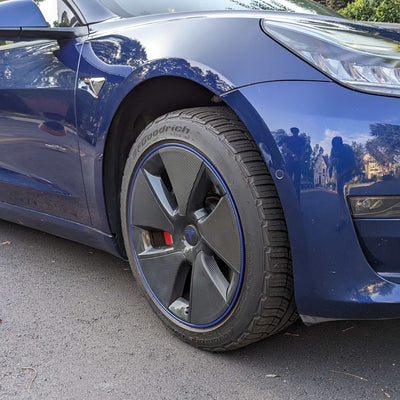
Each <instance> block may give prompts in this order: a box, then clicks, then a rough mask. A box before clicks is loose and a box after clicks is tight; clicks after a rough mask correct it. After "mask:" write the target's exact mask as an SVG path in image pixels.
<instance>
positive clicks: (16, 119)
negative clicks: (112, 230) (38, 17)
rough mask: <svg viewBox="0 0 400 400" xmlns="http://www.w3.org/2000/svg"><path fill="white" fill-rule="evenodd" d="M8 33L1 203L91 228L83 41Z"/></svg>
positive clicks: (3, 65) (2, 74) (3, 61)
mask: <svg viewBox="0 0 400 400" xmlns="http://www.w3.org/2000/svg"><path fill="white" fill-rule="evenodd" d="M40 4H41V7H47V6H48V4H49V2H48V1H47V0H45V2H44V3H40ZM59 4H60V3H59ZM35 7H36V6H35ZM53 7H54V2H53ZM45 10H47V9H45ZM64 11H65V10H64ZM66 17H68V15H67V14H66V12H63V13H62V15H60V17H58V15H57V14H56V15H55V18H57V19H58V18H64V20H62V21H60V22H58V26H60V23H61V22H63V23H65V18H66ZM51 18H53V17H51ZM68 20H72V18H69V19H68V18H67V21H68ZM53 21H56V25H57V20H53ZM74 24H77V21H76V20H75V21H74ZM1 32H2V28H1V26H0V202H5V203H8V204H11V205H14V206H17V207H23V208H24V209H29V210H33V211H39V212H42V213H46V214H51V215H54V216H57V217H61V218H65V219H69V220H73V221H79V222H80V223H84V224H89V221H90V218H89V213H88V208H87V202H86V198H85V191H84V185H83V179H82V172H81V163H80V155H79V149H78V138H77V131H76V126H75V95H74V93H75V82H76V73H77V67H78V61H79V46H77V40H76V39H69V40H66V39H65V40H58V41H57V40H50V39H39V40H35V38H33V39H29V40H25V39H22V40H21V39H20V40H17V39H16V38H13V37H10V34H9V33H8V34H7V35H6V34H5V33H3V37H2V35H1ZM3 32H5V29H4V22H3ZM4 36H8V37H4Z"/></svg>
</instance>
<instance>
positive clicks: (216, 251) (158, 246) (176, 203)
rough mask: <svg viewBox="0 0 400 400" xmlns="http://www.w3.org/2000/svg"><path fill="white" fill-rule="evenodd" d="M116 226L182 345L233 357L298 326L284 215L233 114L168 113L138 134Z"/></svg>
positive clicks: (148, 292)
mask: <svg viewBox="0 0 400 400" xmlns="http://www.w3.org/2000/svg"><path fill="white" fill-rule="evenodd" d="M121 219H122V230H123V236H124V242H125V247H126V251H127V254H128V258H129V261H130V264H131V267H132V270H133V273H134V275H135V277H136V279H137V281H138V282H140V284H141V286H142V287H143V289H144V292H145V294H146V297H147V299H148V300H149V302H150V304H151V305H152V307H153V308H154V310H155V311H156V313H157V314H158V315H159V317H160V318H161V320H162V321H163V322H164V323H165V324H166V325H167V326H168V327H169V328H170V329H172V331H173V332H174V333H175V334H177V335H178V336H179V337H180V338H181V339H183V340H185V341H186V342H189V343H190V344H192V345H194V346H196V347H199V348H202V349H205V350H209V351H225V350H231V349H236V348H239V347H242V346H245V345H248V344H250V343H252V342H255V341H258V340H261V339H263V338H265V337H267V336H270V335H272V334H274V333H276V332H278V331H280V330H282V329H284V328H285V327H287V326H288V325H290V324H291V323H292V322H294V321H295V320H296V318H297V312H296V307H295V303H294V293H293V278H292V272H291V258H290V249H289V241H288V236H287V231H286V224H285V220H284V216H283V211H282V207H281V204H280V201H279V198H278V195H277V192H276V189H275V186H274V183H273V180H272V178H271V176H270V174H269V172H268V169H267V167H266V165H265V163H264V161H263V159H262V157H261V155H260V153H259V150H258V147H257V146H256V144H255V143H254V141H253V139H252V138H251V136H250V134H249V133H248V131H247V130H246V128H245V126H244V125H243V124H242V122H241V121H240V120H239V119H238V118H237V117H236V115H235V114H234V113H233V112H232V111H231V110H230V109H228V108H226V107H208V108H195V109H188V110H181V111H177V112H172V113H169V114H166V115H164V116H162V117H160V118H158V119H157V120H155V121H154V122H152V123H151V124H150V125H148V126H147V127H146V128H145V129H144V131H143V132H142V133H141V134H140V136H139V137H138V139H137V140H136V142H135V144H134V145H133V147H132V149H131V151H130V154H129V157H128V159H127V162H126V166H125V171H124V177H123V181H122V188H121Z"/></svg>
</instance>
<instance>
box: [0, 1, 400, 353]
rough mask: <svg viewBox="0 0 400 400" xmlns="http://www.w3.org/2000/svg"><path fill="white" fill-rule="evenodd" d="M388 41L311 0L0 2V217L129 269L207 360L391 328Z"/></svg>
mask: <svg viewBox="0 0 400 400" xmlns="http://www.w3.org/2000/svg"><path fill="white" fill-rule="evenodd" d="M399 32H400V30H399V28H398V27H396V26H392V25H390V26H386V25H383V24H380V25H374V24H372V23H371V24H368V23H355V22H351V21H349V20H347V19H344V18H342V17H341V16H340V15H338V14H336V13H335V12H333V11H330V10H328V9H326V8H324V7H322V6H320V5H318V4H316V3H313V2H308V1H306V0H258V1H254V0H240V1H239V0H212V1H211V0H168V1H159V0H146V1H141V0H138V1H131V0H58V1H56V0H42V1H36V2H34V1H31V0H8V1H1V2H0V218H2V219H6V220H9V221H13V222H17V223H21V224H23V225H26V226H30V227H33V228H36V229H40V230H43V231H46V232H50V233H52V234H55V235H59V236H61V237H64V238H67V239H71V240H75V241H78V242H80V243H84V244H87V245H89V246H93V247H95V248H98V249H102V250H104V251H106V252H109V253H111V254H114V255H116V256H118V257H121V258H124V259H128V260H129V262H130V265H131V267H132V270H133V273H134V275H135V277H136V279H137V282H138V284H139V286H141V287H142V288H143V291H144V293H145V296H146V297H147V299H148V300H149V303H150V304H151V306H152V308H153V309H154V311H155V312H156V314H158V316H159V317H160V318H161V320H162V321H163V322H164V323H165V324H166V325H167V326H168V327H169V328H170V329H171V330H172V331H173V332H174V333H175V334H177V335H178V336H179V337H180V338H181V339H183V340H185V341H187V342H189V343H190V344H192V345H194V346H197V347H199V348H202V349H206V350H210V351H224V350H230V349H236V348H239V347H242V346H245V345H247V344H249V343H252V342H255V341H257V340H260V339H263V338H265V337H267V336H270V335H272V334H274V333H276V332H278V331H280V330H282V329H284V328H286V327H288V326H289V325H290V324H291V323H293V322H294V321H295V320H296V319H297V318H298V317H299V316H300V318H301V319H302V320H303V322H305V323H306V324H314V323H320V322H323V321H330V320H339V319H379V318H399V317H400V264H399V261H398V260H399V259H400V112H399V110H400V100H399V97H400V53H399V46H400V33H399Z"/></svg>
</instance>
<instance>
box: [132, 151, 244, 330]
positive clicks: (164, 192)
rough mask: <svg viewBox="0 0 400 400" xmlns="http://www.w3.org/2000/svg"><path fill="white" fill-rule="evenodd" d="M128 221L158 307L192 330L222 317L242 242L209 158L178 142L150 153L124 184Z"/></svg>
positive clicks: (233, 288) (236, 283)
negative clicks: (128, 189) (127, 186)
mask: <svg viewBox="0 0 400 400" xmlns="http://www.w3.org/2000/svg"><path fill="white" fill-rule="evenodd" d="M128 220H129V224H130V237H131V243H132V247H133V249H134V252H135V258H136V262H137V265H138V267H139V270H140V273H141V274H142V276H143V279H144V281H145V284H146V285H147V287H148V289H149V291H150V292H151V293H152V294H153V296H154V298H155V299H156V301H158V303H159V304H160V305H161V306H162V307H163V308H164V310H165V311H166V312H168V313H169V314H170V315H171V316H172V317H174V318H176V319H177V320H178V321H180V322H182V323H184V324H188V325H190V326H195V327H206V326H211V325H213V324H215V323H217V322H218V321H219V320H220V319H221V318H223V317H224V315H225V314H226V313H227V312H228V311H229V310H230V308H231V307H232V305H233V304H234V301H235V299H236V297H237V294H238V290H239V287H240V282H241V276H242V270H243V266H242V264H243V262H242V259H243V257H242V254H243V251H242V249H243V243H242V234H241V228H240V224H239V219H238V215H237V212H236V210H235V206H234V204H233V201H232V197H231V195H230V194H229V192H228V190H227V188H226V185H225V183H224V182H223V180H222V178H221V177H220V176H219V174H218V173H217V172H216V171H215V169H214V168H213V167H212V165H211V164H210V163H209V161H207V160H206V159H205V157H203V156H202V155H201V154H200V153H198V152H197V151H195V150H193V149H191V148H189V147H187V146H184V145H181V144H179V143H168V144H163V145H160V146H158V147H156V148H154V149H153V150H151V151H150V152H149V153H148V154H147V155H146V156H145V158H144V159H143V160H142V162H141V163H140V165H139V167H138V169H137V170H136V173H135V176H134V178H133V181H132V184H131V192H130V199H129V211H128Z"/></svg>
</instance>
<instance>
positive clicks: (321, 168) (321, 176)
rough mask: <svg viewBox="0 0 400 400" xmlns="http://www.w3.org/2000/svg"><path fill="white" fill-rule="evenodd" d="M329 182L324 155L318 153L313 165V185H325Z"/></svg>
mask: <svg viewBox="0 0 400 400" xmlns="http://www.w3.org/2000/svg"><path fill="white" fill-rule="evenodd" d="M329 182H330V178H329V172H328V167H327V165H326V162H325V160H324V157H322V155H321V154H320V155H319V156H318V158H317V161H316V162H315V166H314V186H315V187H326V185H327V184H328V183H329Z"/></svg>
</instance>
